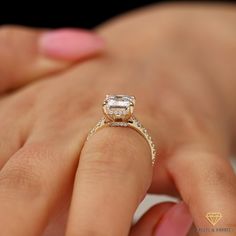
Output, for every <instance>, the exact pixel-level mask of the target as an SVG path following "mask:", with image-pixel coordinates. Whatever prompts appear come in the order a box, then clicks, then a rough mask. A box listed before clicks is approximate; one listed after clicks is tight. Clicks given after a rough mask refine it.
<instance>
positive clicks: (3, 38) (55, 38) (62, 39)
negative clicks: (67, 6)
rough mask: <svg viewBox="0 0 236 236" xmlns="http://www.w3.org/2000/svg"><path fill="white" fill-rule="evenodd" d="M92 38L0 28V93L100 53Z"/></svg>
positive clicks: (77, 33) (90, 35) (81, 32)
mask: <svg viewBox="0 0 236 236" xmlns="http://www.w3.org/2000/svg"><path fill="white" fill-rule="evenodd" d="M103 48H104V42H103V41H102V39H101V38H100V37H98V36H97V35H96V34H94V33H92V32H89V31H85V30H81V29H80V30H75V29H60V30H45V29H44V30H39V29H38V30H35V29H30V28H26V27H19V26H2V27H0V93H3V92H6V91H8V90H12V89H15V88H17V87H20V86H22V85H24V84H26V83H29V82H31V81H33V80H37V79H40V78H43V77H46V76H48V75H51V74H56V73H58V72H61V71H62V70H65V69H68V68H69V67H70V66H72V65H73V64H74V63H75V62H78V60H82V59H86V58H88V57H91V56H94V55H95V54H98V53H100V52H101V51H102V50H103Z"/></svg>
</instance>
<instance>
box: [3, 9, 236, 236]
mask: <svg viewBox="0 0 236 236" xmlns="http://www.w3.org/2000/svg"><path fill="white" fill-rule="evenodd" d="M235 23H236V17H235V7H234V6H223V5H222V6H207V5H204V6H201V5H196V6H194V5H186V6H185V5H180V6H175V5H167V6H152V7H150V8H146V9H142V10H139V11H136V12H133V13H129V14H127V15H125V16H123V17H120V18H118V19H116V20H113V21H111V22H108V23H106V24H105V25H102V26H101V27H100V28H98V29H97V32H98V33H99V34H100V35H101V36H102V37H103V38H105V39H106V43H107V48H106V52H105V53H104V54H103V55H102V56H100V57H97V58H94V59H90V60H89V61H87V62H85V63H82V64H80V65H77V64H75V65H74V66H73V67H70V68H67V69H65V70H63V71H61V72H60V73H57V74H54V75H51V76H45V77H44V80H40V81H37V82H35V83H32V84H30V85H28V86H25V87H24V88H22V89H20V90H18V91H15V92H13V93H10V94H2V96H1V100H0V123H1V132H0V140H1V147H2V148H1V150H0V156H1V160H0V168H1V171H0V229H1V235H4V236H5V235H12V236H15V235H16V236H21V235H22V236H23V235H24V236H25V235H29V236H30V235H40V234H42V233H43V232H44V236H46V235H50V236H52V235H53V236H54V235H55V236H56V235H57V236H58V235H64V231H66V236H74V235H83V236H87V235H88V236H89V235H98V236H99V235H103V236H105V235H109V236H110V235H113V236H116V235H117V236H120V235H127V234H128V232H129V230H130V223H131V221H132V216H133V214H134V211H135V209H136V208H137V206H138V204H139V203H140V201H141V200H142V198H143V196H144V195H145V194H146V192H147V191H148V192H151V193H165V194H171V195H174V196H180V197H181V198H182V199H183V200H184V201H185V202H186V204H187V205H188V207H189V210H190V212H191V215H192V217H193V220H194V223H195V225H196V226H197V227H209V223H208V222H207V221H206V219H205V215H206V213H207V212H221V213H222V215H223V218H222V220H221V221H220V222H219V224H218V225H217V226H219V227H220V226H222V227H236V220H235V212H236V205H235V201H236V181H235V180H236V178H235V174H234V172H233V170H232V167H231V165H230V163H229V159H228V157H229V156H230V155H232V154H234V143H233V140H234V138H235V125H234V119H235V112H236V111H235V102H234V101H235V92H234V91H235V88H236V82H235V79H234V75H235V73H236V66H235V59H236V48H235V45H236V44H235V39H236V31H235V27H234V26H235ZM131 29H132V30H131ZM116 93H118V94H120V93H122V94H131V95H135V96H136V99H137V106H136V110H135V114H136V116H137V117H138V118H139V120H141V121H142V123H143V124H144V125H145V127H146V128H147V129H148V130H150V133H151V136H152V137H153V139H154V141H155V143H156V144H157V145H158V161H157V162H156V165H155V166H154V168H153V169H152V166H151V160H150V153H149V149H148V146H147V145H146V143H145V141H144V140H143V138H142V137H141V136H139V135H137V133H136V132H135V131H133V130H132V129H125V128H112V129H108V128H107V129H103V130H101V131H99V132H98V133H97V134H96V135H95V136H93V137H92V138H91V139H90V140H89V141H88V142H86V143H85V144H84V140H85V138H86V135H87V133H88V131H89V130H90V129H91V128H92V127H93V125H94V124H96V122H97V120H98V119H99V118H100V117H101V115H102V113H101V107H100V104H102V101H103V99H104V96H105V95H106V94H116ZM6 118H7V119H6ZM13 134H14V135H13ZM152 173H153V175H152ZM72 193H73V194H72ZM71 197H72V198H71ZM69 206H70V209H69ZM169 207H171V206H170V205H164V206H161V207H160V206H159V207H157V210H156V213H155V214H156V216H157V217H156V221H155V222H154V220H153V217H155V216H154V214H153V211H152V212H151V213H150V221H149V220H145V222H146V223H145V222H144V221H143V223H139V226H140V225H142V224H143V225H148V224H149V223H150V222H152V223H150V224H149V226H150V227H149V229H148V232H147V233H146V235H152V232H153V230H151V231H150V228H151V229H154V227H156V225H157V223H158V221H159V218H160V217H161V215H162V214H164V212H165V211H167V209H169ZM68 211H69V216H68V218H67V215H68ZM67 219H68V220H67ZM146 219H149V217H147V218H146ZM13 222H14V223H13ZM154 223H155V224H154ZM46 227H47V230H46V231H44V230H45V228H46ZM145 227H146V226H145ZM145 227H144V228H142V229H145ZM65 228H66V230H65ZM134 228H135V226H134ZM134 228H133V229H132V231H131V235H132V236H133V235H143V233H142V234H141V230H140V231H139V230H136V231H135V230H134ZM144 231H145V230H144ZM145 232H146V231H145ZM203 235H206V234H203ZM207 235H209V236H211V235H213V234H210V233H209V234H207ZM228 235H230V233H229V234H228ZM232 235H233V234H232Z"/></svg>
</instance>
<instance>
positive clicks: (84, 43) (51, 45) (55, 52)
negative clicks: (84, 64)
mask: <svg viewBox="0 0 236 236" xmlns="http://www.w3.org/2000/svg"><path fill="white" fill-rule="evenodd" d="M104 45H105V43H104V41H103V40H102V39H101V38H100V37H99V36H98V35H96V34H95V33H92V32H89V31H86V30H77V29H60V30H53V31H48V32H46V33H43V34H42V36H41V37H40V39H39V50H40V52H41V53H42V54H44V55H46V56H48V57H54V58H56V59H63V60H77V59H81V58H83V57H86V56H89V55H91V54H95V53H98V52H100V51H101V50H102V49H103V48H104Z"/></svg>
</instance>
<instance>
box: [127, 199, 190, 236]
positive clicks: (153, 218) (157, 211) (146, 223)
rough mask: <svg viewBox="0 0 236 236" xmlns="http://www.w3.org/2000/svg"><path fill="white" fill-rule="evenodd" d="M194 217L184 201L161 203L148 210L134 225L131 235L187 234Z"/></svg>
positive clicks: (160, 235) (169, 235)
mask: <svg viewBox="0 0 236 236" xmlns="http://www.w3.org/2000/svg"><path fill="white" fill-rule="evenodd" d="M191 225H192V217H191V215H190V213H189V211H188V208H187V206H186V204H184V203H183V202H181V203H178V204H174V203H161V204H158V205H155V206H154V207H152V208H151V209H150V210H148V211H147V212H146V213H145V215H144V216H143V217H142V218H141V219H140V220H139V222H138V223H137V224H136V225H135V226H133V227H132V229H131V232H130V236H143V235H145V236H163V235H168V236H177V235H178V236H186V235H187V233H188V232H189V230H190V228H191Z"/></svg>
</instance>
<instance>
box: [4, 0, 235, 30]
mask: <svg viewBox="0 0 236 236" xmlns="http://www.w3.org/2000/svg"><path fill="white" fill-rule="evenodd" d="M171 2H175V3H177V2H182V1H155V0H111V1H108V0H99V1H96V0H80V1H71V0H67V1H57V2H53V1H47V2H46V1H45V2H44V1H28V2H27V3H24V2H23V1H14V2H13V1H11V0H10V1H4V4H3V5H1V8H0V25H1V24H20V25H27V26H33V27H45V28H58V27H83V28H92V27H95V26H96V25H98V24H100V23H102V22H104V21H106V20H108V19H110V18H111V17H114V16H117V15H120V14H122V13H124V12H127V11H130V10H132V9H135V8H138V7H142V6H146V5H149V4H153V3H171ZM184 2H185V3H188V2H189V3H193V2H202V3H203V2H204V3H209V2H212V1H184ZM214 2H219V3H220V2H221V3H225V2H234V1H214Z"/></svg>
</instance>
